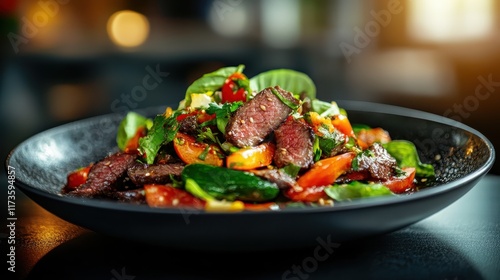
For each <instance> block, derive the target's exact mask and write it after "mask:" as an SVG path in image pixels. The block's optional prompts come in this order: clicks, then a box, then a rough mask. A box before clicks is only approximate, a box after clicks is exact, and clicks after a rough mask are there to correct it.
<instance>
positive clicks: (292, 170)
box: [281, 163, 300, 178]
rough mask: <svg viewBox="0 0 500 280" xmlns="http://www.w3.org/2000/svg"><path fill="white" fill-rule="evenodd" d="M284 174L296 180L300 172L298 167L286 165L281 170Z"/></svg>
mask: <svg viewBox="0 0 500 280" xmlns="http://www.w3.org/2000/svg"><path fill="white" fill-rule="evenodd" d="M281 169H282V170H283V171H284V172H285V173H286V174H288V175H290V177H292V178H296V177H297V175H298V174H299V171H300V166H297V165H295V164H292V163H291V164H288V165H286V166H284V167H283V168H281Z"/></svg>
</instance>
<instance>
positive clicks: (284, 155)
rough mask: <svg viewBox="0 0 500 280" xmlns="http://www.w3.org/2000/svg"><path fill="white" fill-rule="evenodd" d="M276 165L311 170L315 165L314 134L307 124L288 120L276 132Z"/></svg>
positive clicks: (291, 119)
mask: <svg viewBox="0 0 500 280" xmlns="http://www.w3.org/2000/svg"><path fill="white" fill-rule="evenodd" d="M274 136H275V138H276V152H275V153H274V163H275V164H276V166H278V167H284V166H286V165H289V164H294V165H296V166H299V167H300V168H309V167H310V166H311V164H312V163H313V159H314V154H313V142H314V134H313V131H312V129H311V128H310V127H309V126H308V125H306V124H305V123H303V122H301V121H298V120H295V119H293V118H288V119H287V120H286V121H285V122H284V123H283V124H282V125H281V126H280V127H279V128H278V129H277V130H276V131H275V132H274Z"/></svg>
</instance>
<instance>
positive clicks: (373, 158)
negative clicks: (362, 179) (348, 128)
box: [355, 143, 398, 180]
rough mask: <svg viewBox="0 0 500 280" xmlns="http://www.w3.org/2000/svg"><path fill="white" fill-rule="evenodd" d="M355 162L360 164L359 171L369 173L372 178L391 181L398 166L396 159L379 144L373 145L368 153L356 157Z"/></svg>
mask: <svg viewBox="0 0 500 280" xmlns="http://www.w3.org/2000/svg"><path fill="white" fill-rule="evenodd" d="M367 151H368V152H367ZM355 160H357V164H358V170H357V171H360V172H363V171H368V172H370V175H371V177H373V178H375V179H380V180H386V179H389V178H390V177H391V176H392V175H393V174H394V171H395V168H396V167H397V166H398V165H397V162H396V159H395V158H393V157H392V156H391V155H390V154H389V153H388V152H387V150H386V149H385V148H384V147H382V145H380V144H379V143H374V144H373V145H371V146H370V147H369V148H368V149H367V150H366V151H364V152H363V153H361V154H359V155H358V156H356V159H355Z"/></svg>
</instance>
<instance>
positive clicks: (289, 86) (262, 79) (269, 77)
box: [250, 69, 316, 99]
mask: <svg viewBox="0 0 500 280" xmlns="http://www.w3.org/2000/svg"><path fill="white" fill-rule="evenodd" d="M274 86H280V87H281V88H282V89H284V90H287V91H289V92H291V93H293V94H301V93H303V92H305V94H306V95H307V96H308V97H309V98H310V99H315V96H316V85H315V84H314V82H313V81H312V79H311V78H310V77H309V76H308V75H306V74H305V73H302V72H299V71H295V70H291V69H275V70H269V71H265V72H262V73H260V74H258V75H256V76H254V77H252V78H251V79H250V88H251V89H252V90H253V91H257V92H260V91H261V90H263V89H265V88H268V87H274Z"/></svg>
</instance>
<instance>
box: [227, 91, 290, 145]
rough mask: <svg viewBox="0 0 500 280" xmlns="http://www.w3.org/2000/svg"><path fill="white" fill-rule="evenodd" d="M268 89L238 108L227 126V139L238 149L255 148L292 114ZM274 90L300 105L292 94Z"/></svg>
mask: <svg viewBox="0 0 500 280" xmlns="http://www.w3.org/2000/svg"><path fill="white" fill-rule="evenodd" d="M271 89H272V88H266V89H264V90H262V91H261V92H259V93H258V94H257V95H256V96H255V97H254V98H252V99H251V100H250V101H248V102H247V103H245V104H244V105H243V106H241V107H240V108H238V110H236V112H234V113H233V115H232V116H231V117H230V118H229V122H228V124H227V126H226V135H225V136H226V139H227V140H228V141H229V142H230V143H232V144H234V145H235V146H237V147H240V148H242V147H246V146H255V145H257V144H259V143H261V142H262V141H263V140H264V139H265V138H266V136H267V135H268V134H269V133H271V132H272V131H273V130H275V129H276V128H277V127H278V126H279V125H280V124H281V123H282V122H283V121H284V120H285V119H286V117H287V116H288V115H289V114H290V113H291V112H292V109H291V108H290V107H288V106H287V105H285V104H284V103H283V102H281V100H280V99H279V98H278V97H276V96H275V95H274V94H273V92H272V91H271ZM274 89H275V90H276V91H277V92H278V93H279V94H281V95H282V96H283V97H284V98H285V99H287V100H289V101H291V102H293V103H294V104H297V105H298V104H299V100H297V99H296V98H295V97H294V96H293V95H292V94H291V93H290V92H288V91H286V90H283V89H282V88H280V87H279V86H276V87H274Z"/></svg>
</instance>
